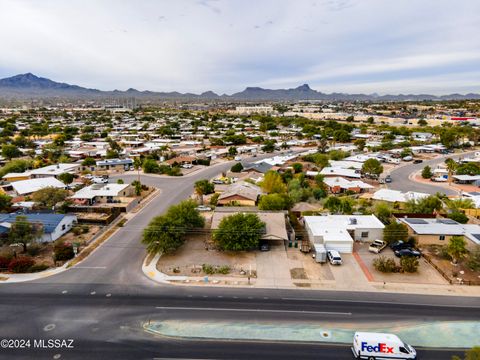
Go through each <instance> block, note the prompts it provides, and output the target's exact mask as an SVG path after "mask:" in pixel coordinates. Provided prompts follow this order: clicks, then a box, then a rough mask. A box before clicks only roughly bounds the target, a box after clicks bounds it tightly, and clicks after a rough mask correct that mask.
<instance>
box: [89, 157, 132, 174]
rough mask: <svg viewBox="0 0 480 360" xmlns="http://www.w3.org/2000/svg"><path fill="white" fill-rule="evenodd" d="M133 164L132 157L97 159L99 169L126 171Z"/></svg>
mask: <svg viewBox="0 0 480 360" xmlns="http://www.w3.org/2000/svg"><path fill="white" fill-rule="evenodd" d="M132 166H133V160H132V159H106V160H100V161H97V170H114V171H125V170H129V169H130V167H132Z"/></svg>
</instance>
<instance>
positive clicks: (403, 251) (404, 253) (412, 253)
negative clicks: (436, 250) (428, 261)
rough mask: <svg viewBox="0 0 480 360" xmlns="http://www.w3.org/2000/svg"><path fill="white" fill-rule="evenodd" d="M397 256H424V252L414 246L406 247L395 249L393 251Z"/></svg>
mask: <svg viewBox="0 0 480 360" xmlns="http://www.w3.org/2000/svg"><path fill="white" fill-rule="evenodd" d="M393 253H394V254H395V256H396V257H403V256H415V257H417V258H418V257H420V256H422V253H421V252H420V251H418V250H414V249H412V248H406V249H401V250H395V251H394V252H393Z"/></svg>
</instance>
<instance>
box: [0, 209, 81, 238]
mask: <svg viewBox="0 0 480 360" xmlns="http://www.w3.org/2000/svg"><path fill="white" fill-rule="evenodd" d="M17 216H25V217H26V218H27V221H28V222H30V223H41V224H42V225H43V231H44V233H45V234H50V233H52V232H53V231H54V230H55V229H56V227H57V226H58V224H60V222H61V221H62V220H63V219H64V218H65V217H66V216H73V215H65V214H17V213H12V214H2V215H0V223H9V224H11V223H13V222H15V220H16V218H17Z"/></svg>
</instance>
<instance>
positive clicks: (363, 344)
mask: <svg viewBox="0 0 480 360" xmlns="http://www.w3.org/2000/svg"><path fill="white" fill-rule="evenodd" d="M352 352H353V355H354V356H355V358H356V359H368V360H377V359H416V358H417V352H416V351H415V349H414V348H413V347H411V346H410V345H408V344H406V343H404V342H403V341H402V340H400V339H399V338H398V336H397V335H394V334H384V333H371V332H356V333H355V335H354V336H353V347H352Z"/></svg>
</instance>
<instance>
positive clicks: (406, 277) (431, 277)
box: [355, 244, 448, 285]
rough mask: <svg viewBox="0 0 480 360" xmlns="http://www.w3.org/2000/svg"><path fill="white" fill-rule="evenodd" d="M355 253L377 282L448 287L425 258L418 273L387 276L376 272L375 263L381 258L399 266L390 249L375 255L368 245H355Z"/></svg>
mask: <svg viewBox="0 0 480 360" xmlns="http://www.w3.org/2000/svg"><path fill="white" fill-rule="evenodd" d="M355 251H356V252H357V254H358V255H359V256H360V258H361V261H362V262H363V263H364V264H365V265H366V267H367V269H368V271H369V272H370V273H371V274H372V276H373V280H374V281H376V282H386V283H392V282H393V283H411V284H432V285H436V284H438V285H446V284H448V282H447V281H446V280H445V279H444V278H443V277H442V276H441V275H440V274H439V273H438V271H437V270H435V269H434V268H433V267H432V266H431V265H430V264H429V263H428V262H427V261H426V260H425V259H424V258H420V259H419V266H418V271H417V272H416V273H413V274H409V273H394V274H387V273H382V272H380V271H377V270H375V268H374V266H373V261H374V260H375V259H376V258H378V257H380V256H385V257H387V258H392V259H395V262H396V263H397V264H399V263H400V259H399V258H397V257H396V256H395V255H394V254H393V251H392V250H391V249H390V248H386V249H384V250H383V251H382V252H381V253H380V254H374V253H371V252H369V251H368V244H355Z"/></svg>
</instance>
